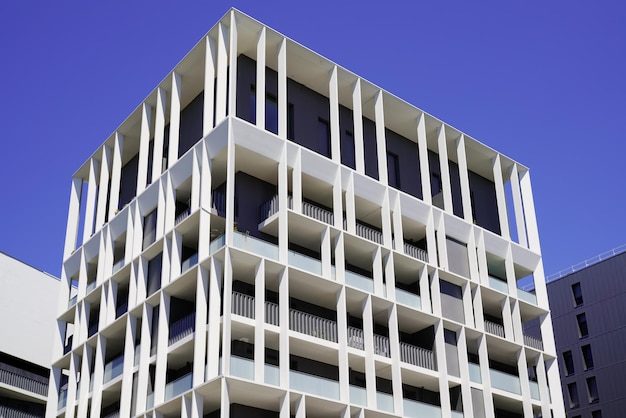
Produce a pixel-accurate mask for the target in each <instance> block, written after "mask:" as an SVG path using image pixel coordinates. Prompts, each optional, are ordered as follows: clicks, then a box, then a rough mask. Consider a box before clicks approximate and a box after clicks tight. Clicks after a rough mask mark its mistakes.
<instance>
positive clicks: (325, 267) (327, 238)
mask: <svg viewBox="0 0 626 418" xmlns="http://www.w3.org/2000/svg"><path fill="white" fill-rule="evenodd" d="M321 240H322V244H321V251H320V252H321V256H322V257H321V258H322V276H323V277H326V278H330V277H331V265H332V260H331V258H332V252H331V246H332V244H331V241H332V237H331V235H330V227H329V226H327V227H325V228H324V230H323V231H322V234H321Z"/></svg>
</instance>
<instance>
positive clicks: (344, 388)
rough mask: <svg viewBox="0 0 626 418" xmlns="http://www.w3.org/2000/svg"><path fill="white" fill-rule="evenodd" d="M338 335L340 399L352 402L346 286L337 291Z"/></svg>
mask: <svg viewBox="0 0 626 418" xmlns="http://www.w3.org/2000/svg"><path fill="white" fill-rule="evenodd" d="M336 296H337V310H336V312H337V336H338V343H339V352H338V353H337V354H338V358H337V366H338V368H339V401H340V402H344V403H346V404H347V403H350V376H349V374H348V368H349V366H350V363H349V361H348V312H347V309H346V288H345V287H341V288H340V289H339V291H338V292H337V295H336Z"/></svg>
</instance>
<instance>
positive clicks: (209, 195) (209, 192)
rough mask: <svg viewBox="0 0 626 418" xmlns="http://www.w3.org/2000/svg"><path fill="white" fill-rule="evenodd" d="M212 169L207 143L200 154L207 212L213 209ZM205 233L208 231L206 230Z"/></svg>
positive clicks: (202, 197)
mask: <svg viewBox="0 0 626 418" xmlns="http://www.w3.org/2000/svg"><path fill="white" fill-rule="evenodd" d="M212 168H213V162H212V160H211V158H210V156H209V151H208V149H207V143H206V142H205V143H204V144H203V146H202V152H201V154H200V207H201V208H202V209H204V210H205V211H207V212H210V211H211V208H212V207H213V184H212V183H213V180H212V178H213V176H212V173H211V169H212ZM204 231H207V230H206V229H205V230H204ZM198 255H200V254H198Z"/></svg>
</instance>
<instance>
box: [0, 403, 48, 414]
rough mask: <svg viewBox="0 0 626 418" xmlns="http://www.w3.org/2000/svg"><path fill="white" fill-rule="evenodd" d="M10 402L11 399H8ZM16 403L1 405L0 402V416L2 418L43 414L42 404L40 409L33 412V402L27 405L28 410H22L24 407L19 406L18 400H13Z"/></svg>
mask: <svg viewBox="0 0 626 418" xmlns="http://www.w3.org/2000/svg"><path fill="white" fill-rule="evenodd" d="M9 402H11V401H9ZM15 402H18V403H13V402H12V403H13V404H12V405H11V404H10V405H2V404H0V417H2V418H39V417H42V416H44V409H45V408H44V406H41V410H40V411H38V412H35V411H34V409H35V407H34V405H33V404H29V406H28V412H26V411H24V409H23V408H22V407H20V406H21V405H20V404H19V402H20V401H15Z"/></svg>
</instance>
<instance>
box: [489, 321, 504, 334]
mask: <svg viewBox="0 0 626 418" xmlns="http://www.w3.org/2000/svg"><path fill="white" fill-rule="evenodd" d="M485 331H487V332H488V333H490V334H493V335H497V336H498V337H502V338H505V336H504V326H502V325H500V324H496V323H495V322H491V321H485Z"/></svg>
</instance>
